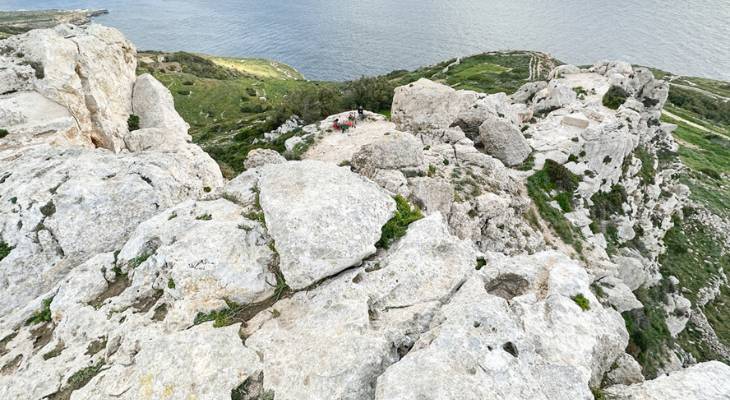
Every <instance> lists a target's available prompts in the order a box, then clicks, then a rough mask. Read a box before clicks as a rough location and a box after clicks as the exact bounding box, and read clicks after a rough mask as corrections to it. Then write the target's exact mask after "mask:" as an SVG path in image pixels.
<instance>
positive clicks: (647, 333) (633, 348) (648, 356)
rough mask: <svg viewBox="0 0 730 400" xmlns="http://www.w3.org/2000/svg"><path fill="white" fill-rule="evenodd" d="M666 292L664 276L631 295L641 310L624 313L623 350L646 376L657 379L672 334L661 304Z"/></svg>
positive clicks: (671, 341)
mask: <svg viewBox="0 0 730 400" xmlns="http://www.w3.org/2000/svg"><path fill="white" fill-rule="evenodd" d="M666 292H667V283H666V279H665V280H663V281H662V283H661V284H660V285H656V286H654V287H651V288H645V287H642V288H639V289H638V290H637V291H636V292H634V294H635V295H636V298H637V299H639V301H640V302H641V303H642V304H643V305H644V308H643V309H636V310H631V311H627V312H624V313H623V317H624V321H625V322H626V330H627V331H628V332H629V345H628V347H627V348H626V352H627V353H629V354H630V355H631V356H632V357H634V358H635V359H636V361H638V362H639V364H641V367H642V372H643V374H644V376H646V378H647V379H653V378H656V376H657V373H658V371H659V370H660V369H661V368H662V367H663V366H664V362H663V360H665V359H666V358H667V352H668V349H669V346H671V345H672V343H673V339H672V335H671V334H670V333H669V328H667V324H666V313H665V312H664V308H663V307H662V302H663V299H664V296H665V294H666Z"/></svg>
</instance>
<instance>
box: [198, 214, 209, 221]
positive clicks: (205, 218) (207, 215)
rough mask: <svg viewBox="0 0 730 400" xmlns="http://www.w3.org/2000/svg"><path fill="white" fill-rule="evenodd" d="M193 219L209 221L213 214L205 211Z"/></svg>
mask: <svg viewBox="0 0 730 400" xmlns="http://www.w3.org/2000/svg"><path fill="white" fill-rule="evenodd" d="M195 219H197V220H198V221H210V220H211V219H213V216H212V215H210V214H208V213H205V214H203V215H199V216H197V217H195Z"/></svg>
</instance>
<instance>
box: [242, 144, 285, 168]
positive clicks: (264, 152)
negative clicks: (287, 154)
mask: <svg viewBox="0 0 730 400" xmlns="http://www.w3.org/2000/svg"><path fill="white" fill-rule="evenodd" d="M285 162H286V158H284V156H282V155H281V154H279V153H277V152H276V151H275V150H269V149H254V150H251V151H249V152H248V156H247V157H246V161H244V162H243V166H244V168H246V169H253V168H258V167H261V166H264V165H266V164H281V163H285Z"/></svg>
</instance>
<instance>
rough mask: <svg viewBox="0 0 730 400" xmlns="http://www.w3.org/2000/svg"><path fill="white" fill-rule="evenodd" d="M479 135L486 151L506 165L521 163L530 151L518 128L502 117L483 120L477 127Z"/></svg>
mask: <svg viewBox="0 0 730 400" xmlns="http://www.w3.org/2000/svg"><path fill="white" fill-rule="evenodd" d="M479 137H480V139H481V142H482V144H483V145H484V150H485V151H486V153H487V154H489V155H491V156H493V157H495V158H497V159H499V160H500V161H502V162H503V163H504V164H505V165H507V166H514V165H519V164H521V163H522V162H523V161H525V159H526V158H527V156H529V155H530V153H531V152H532V148H530V145H529V144H527V141H526V140H525V138H524V136H522V133H521V132H520V130H519V129H517V127H516V126H514V125H512V124H511V123H509V122H508V121H506V120H505V119H503V118H498V117H490V118H488V119H487V120H485V121H484V123H483V124H482V125H481V126H480V127H479Z"/></svg>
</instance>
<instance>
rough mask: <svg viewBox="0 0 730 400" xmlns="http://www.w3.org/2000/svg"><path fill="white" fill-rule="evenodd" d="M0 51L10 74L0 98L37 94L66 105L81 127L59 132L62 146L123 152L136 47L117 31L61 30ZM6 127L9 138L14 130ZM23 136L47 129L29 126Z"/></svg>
mask: <svg viewBox="0 0 730 400" xmlns="http://www.w3.org/2000/svg"><path fill="white" fill-rule="evenodd" d="M0 47H2V48H4V49H5V50H4V51H3V54H2V56H0V65H2V66H3V67H4V68H3V69H5V68H7V70H8V71H12V72H9V73H8V74H5V75H3V79H2V80H0V93H2V94H5V95H6V96H10V97H15V96H25V94H24V93H25V92H36V93H39V94H40V95H42V96H43V97H45V98H47V99H49V100H51V101H53V102H54V103H57V104H62V105H63V106H64V107H65V108H66V109H67V110H68V113H69V114H70V115H72V116H73V118H74V119H75V121H76V123H77V126H76V128H75V129H73V128H69V129H64V130H63V132H61V134H62V136H61V135H59V137H63V139H64V141H67V142H70V143H72V144H77V145H84V146H88V147H92V146H96V147H103V148H106V149H109V150H113V151H119V150H121V149H122V148H123V147H124V143H123V137H124V135H126V134H127V117H128V116H129V114H130V113H131V112H132V102H131V97H132V89H133V86H134V82H135V69H136V66H137V60H136V54H135V53H136V52H135V48H134V45H132V44H131V43H130V42H128V41H127V40H126V39H125V38H124V36H122V34H121V33H120V32H119V31H117V30H116V29H113V28H107V27H103V26H101V25H93V24H92V25H90V26H88V27H84V28H79V27H76V26H73V25H60V26H58V27H56V28H53V29H39V30H33V31H30V32H28V33H25V34H23V35H18V36H12V37H10V38H8V39H6V40H3V41H2V42H1V43H0ZM8 93H11V94H8ZM46 107H51V106H50V105H48V106H46ZM2 122H5V121H2ZM2 125H4V126H6V127H7V129H8V130H9V131H10V132H13V131H14V128H15V127H16V124H8V125H6V124H5V123H3V124H2ZM23 130H24V131H25V132H26V133H27V134H30V135H39V134H43V133H45V131H44V124H39V126H32V125H29V124H28V123H27V122H26V123H25V124H24V127H23Z"/></svg>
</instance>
